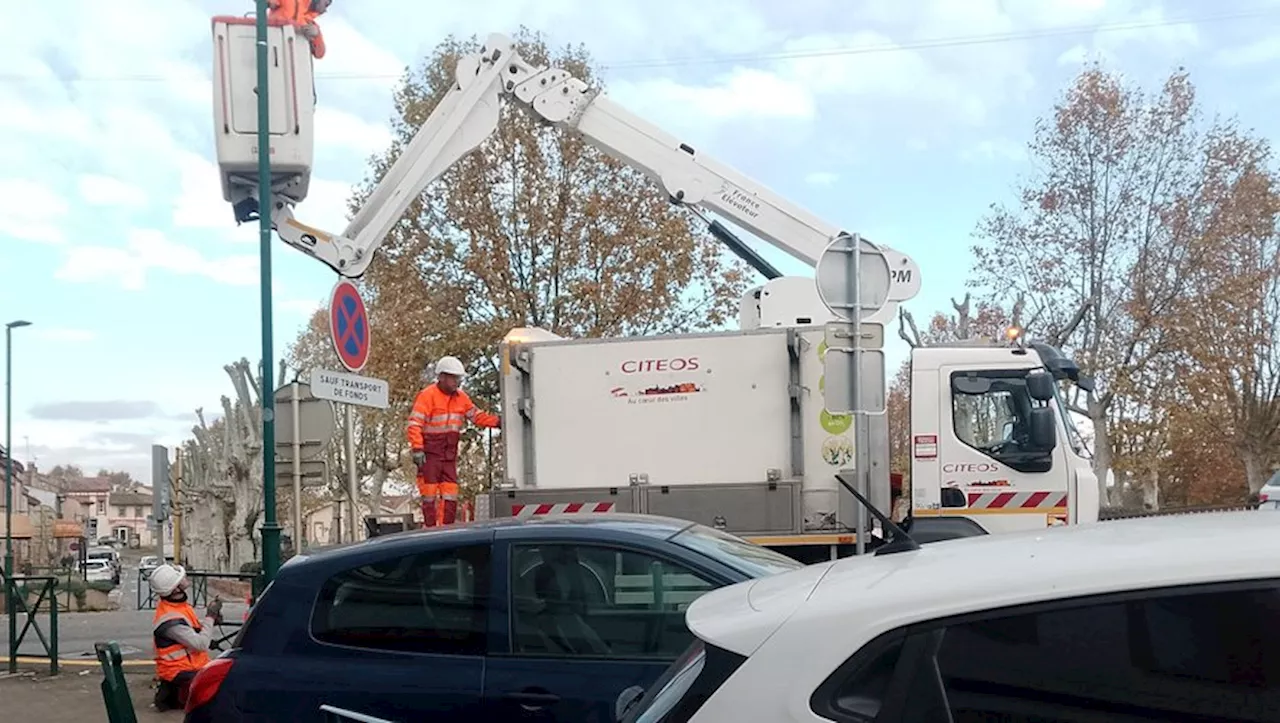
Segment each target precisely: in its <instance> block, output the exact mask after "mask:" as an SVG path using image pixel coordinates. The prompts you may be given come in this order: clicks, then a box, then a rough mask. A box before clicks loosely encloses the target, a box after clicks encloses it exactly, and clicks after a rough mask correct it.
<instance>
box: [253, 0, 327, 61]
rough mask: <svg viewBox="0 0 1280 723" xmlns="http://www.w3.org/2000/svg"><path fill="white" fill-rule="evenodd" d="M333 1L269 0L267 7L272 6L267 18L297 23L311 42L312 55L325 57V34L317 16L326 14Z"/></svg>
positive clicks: (299, 30)
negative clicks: (321, 30)
mask: <svg viewBox="0 0 1280 723" xmlns="http://www.w3.org/2000/svg"><path fill="white" fill-rule="evenodd" d="M331 2H332V0H267V7H269V8H270V11H269V12H268V13H267V19H268V20H279V21H283V22H286V23H291V24H293V25H296V26H297V27H298V32H300V33H302V35H303V37H305V38H306V39H307V40H308V41H310V42H311V55H312V56H314V57H315V58H317V59H319V58H323V57H324V35H322V34H321V33H320V26H319V25H317V24H316V18H318V17H320V16H321V15H324V13H325V11H326V10H328V9H329V5H330V3H331Z"/></svg>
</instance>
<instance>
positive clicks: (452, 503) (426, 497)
mask: <svg viewBox="0 0 1280 723" xmlns="http://www.w3.org/2000/svg"><path fill="white" fill-rule="evenodd" d="M417 481H418V495H419V500H420V502H421V504H422V526H423V527H437V526H439V525H450V524H453V523H454V522H455V521H456V520H457V518H458V460H457V456H456V453H455V454H451V455H448V458H446V456H445V455H442V454H432V450H430V449H428V450H427V461H426V462H424V463H423V464H422V466H421V467H419V468H418V480H417Z"/></svg>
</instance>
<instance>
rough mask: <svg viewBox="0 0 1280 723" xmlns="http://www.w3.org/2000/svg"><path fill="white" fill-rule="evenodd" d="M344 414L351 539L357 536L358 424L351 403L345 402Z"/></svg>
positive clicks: (348, 515) (348, 514)
mask: <svg viewBox="0 0 1280 723" xmlns="http://www.w3.org/2000/svg"><path fill="white" fill-rule="evenodd" d="M342 406H343V414H344V415H345V416H346V432H347V440H346V441H347V518H348V519H350V520H351V521H350V523H349V524H350V526H351V541H352V542H355V541H356V540H357V539H358V538H357V537H356V529H357V528H356V425H355V414H354V413H353V412H352V406H353V405H351V404H344V405H342Z"/></svg>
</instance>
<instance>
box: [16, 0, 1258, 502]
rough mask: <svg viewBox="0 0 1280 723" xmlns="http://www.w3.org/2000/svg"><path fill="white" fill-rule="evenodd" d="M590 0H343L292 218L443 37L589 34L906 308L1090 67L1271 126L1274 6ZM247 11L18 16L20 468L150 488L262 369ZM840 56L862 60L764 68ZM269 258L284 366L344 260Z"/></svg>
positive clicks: (323, 217)
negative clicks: (245, 369)
mask: <svg viewBox="0 0 1280 723" xmlns="http://www.w3.org/2000/svg"><path fill="white" fill-rule="evenodd" d="M68 3H69V4H68ZM46 5H47V7H46ZM599 6H600V4H599V1H598V0H595V1H594V2H587V1H586V0H530V1H528V2H521V1H517V0H479V1H478V2H472V3H432V4H431V11H430V12H424V11H425V10H426V6H425V5H424V4H423V3H422V2H421V0H416V1H411V0H360V1H359V2H356V1H355V0H337V2H335V3H334V7H333V9H332V10H331V11H330V13H329V14H328V15H326V16H325V17H324V18H322V22H321V25H322V27H323V29H324V33H325V37H326V40H327V44H328V49H329V50H328V56H327V57H326V58H324V59H323V60H321V61H319V62H318V63H317V74H318V76H319V79H318V81H317V83H318V94H319V103H320V105H319V109H318V111H317V119H316V125H317V131H316V134H317V138H316V163H315V170H314V174H313V182H312V190H311V195H310V197H309V198H308V200H307V201H306V202H305V203H304V204H303V205H302V206H301V207H300V208H299V209H298V215H299V217H300V218H301V219H303V220H305V221H307V222H310V223H312V224H314V225H319V226H321V227H324V228H328V229H330V230H333V231H340V230H341V229H342V228H343V227H344V225H345V222H344V218H343V216H342V211H341V209H342V202H343V200H344V199H345V197H346V195H347V193H348V190H349V189H350V187H351V185H352V184H353V183H356V182H358V181H359V180H360V179H361V178H362V177H363V175H364V169H365V159H366V158H367V156H368V154H369V153H372V152H375V151H378V150H380V149H381V148H383V147H385V145H386V143H387V142H388V140H389V135H388V130H387V125H386V121H387V118H388V116H389V114H390V112H391V103H392V95H391V94H392V90H393V88H394V86H395V84H396V81H397V78H398V76H399V73H400V71H401V68H402V67H403V66H404V65H405V64H406V63H415V62H417V60H418V59H419V58H420V57H422V56H423V55H424V54H425V53H426V52H427V51H429V50H430V49H431V48H432V47H433V46H434V45H435V44H436V43H437V42H438V41H439V40H441V39H442V38H443V37H444V36H445V35H446V34H447V33H450V32H452V33H458V34H463V35H470V34H473V33H474V34H478V35H480V36H484V35H486V34H487V33H489V32H511V31H513V30H515V29H516V28H517V27H518V26H519V25H521V24H524V25H528V26H529V27H532V28H535V29H541V30H544V31H546V32H548V33H550V36H551V38H552V40H553V41H555V42H557V43H560V42H575V43H576V42H583V43H585V44H587V46H588V47H589V48H590V49H591V50H592V51H593V53H594V54H595V56H596V59H597V60H598V61H600V62H601V63H603V64H605V65H606V66H610V65H611V66H614V67H612V68H610V69H607V70H606V72H605V80H606V82H607V83H608V91H609V94H610V95H611V96H612V97H613V98H614V99H615V100H618V101H619V102H621V103H622V104H623V105H625V106H627V107H628V108H630V109H631V110H633V111H635V112H637V113H639V114H641V115H642V116H644V117H646V118H647V119H649V120H651V121H653V122H655V123H657V124H659V125H660V126H662V127H664V128H666V129H667V130H668V131H671V132H673V133H675V134H677V135H679V136H681V137H683V138H684V139H686V140H687V142H689V143H690V144H692V145H694V146H695V147H697V148H699V150H700V151H701V152H703V153H711V154H713V155H714V156H715V157H717V158H718V159H719V160H721V161H723V162H725V163H728V164H729V165H731V166H734V167H736V168H738V169H739V170H741V171H743V172H745V173H746V174H748V175H749V176H751V177H753V178H755V179H757V180H759V181H761V182H762V183H763V184H765V185H766V186H768V187H770V188H772V189H773V190H775V191H777V192H779V193H781V194H783V195H784V196H786V197H788V198H790V199H792V200H794V201H796V202H798V203H800V204H801V205H804V206H806V207H808V208H809V209H810V210H812V211H814V212H815V213H817V214H818V215H819V216H822V217H824V218H827V219H829V220H831V221H832V222H833V223H836V224H839V225H841V226H843V227H844V228H846V229H848V230H851V231H858V232H861V233H862V234H863V235H865V236H867V237H869V238H871V239H873V240H875V241H877V242H880V243H884V244H888V245H890V246H892V247H894V248H897V249H898V250H900V251H903V252H906V253H908V254H910V255H912V256H913V257H914V258H915V259H916V261H917V262H918V263H919V265H920V267H921V271H922V276H923V279H924V288H923V291H922V292H921V294H920V295H919V296H918V297H917V298H916V299H915V300H914V301H912V302H911V303H909V304H908V308H910V309H912V310H913V311H914V312H915V313H916V315H917V316H918V317H924V316H927V315H928V314H930V313H932V311H933V310H935V309H938V308H945V307H947V306H948V303H947V299H948V297H950V296H953V295H959V294H962V293H963V282H964V278H965V275H966V272H967V270H968V267H969V252H968V249H969V246H970V243H971V232H972V230H973V228H974V225H975V223H976V221H977V220H978V219H979V217H980V216H981V215H982V214H983V212H984V211H985V209H986V208H987V206H988V205H989V204H990V203H992V202H994V201H1001V200H1007V199H1008V198H1009V197H1010V193H1011V191H1012V189H1013V187H1014V184H1015V183H1016V182H1017V180H1018V178H1019V177H1020V176H1021V175H1024V174H1026V173H1027V172H1028V171H1029V170H1030V168H1029V166H1028V164H1027V162H1026V159H1025V157H1024V155H1023V152H1022V148H1023V146H1024V145H1025V143H1026V141H1027V139H1028V138H1029V136H1030V133H1031V129H1032V123H1033V121H1034V119H1035V117H1036V116H1038V115H1040V114H1042V113H1044V112H1045V111H1047V110H1048V109H1049V107H1050V105H1051V103H1052V102H1053V99H1054V97H1055V95H1056V94H1057V93H1058V92H1059V91H1060V90H1061V88H1062V87H1063V86H1064V85H1065V84H1066V83H1067V82H1068V81H1069V80H1070V78H1071V77H1072V75H1073V74H1074V73H1075V72H1076V71H1077V70H1078V68H1079V63H1080V62H1081V61H1082V60H1083V59H1086V58H1092V57H1103V58H1104V59H1106V60H1107V61H1108V62H1109V63H1110V65H1111V67H1113V68H1116V69H1119V70H1122V71H1124V72H1125V73H1127V74H1129V75H1131V76H1132V77H1133V78H1134V79H1135V80H1138V81H1140V82H1143V83H1145V84H1148V85H1153V84H1155V83H1158V82H1159V81H1160V80H1162V79H1163V78H1164V77H1165V76H1166V75H1167V73H1168V72H1169V71H1170V70H1171V69H1172V68H1173V67H1175V66H1176V65H1179V64H1184V65H1186V66H1187V67H1189V68H1190V69H1191V71H1192V73H1193V78H1194V80H1195V81H1196V82H1197V84H1198V86H1199V88H1200V90H1201V97H1202V99H1203V101H1204V103H1205V104H1206V107H1208V108H1210V109H1214V110H1219V111H1223V112H1227V113H1238V114H1239V115H1240V116H1241V117H1242V119H1243V120H1244V121H1245V122H1246V124H1249V125H1254V126H1255V127H1257V128H1258V129H1259V130H1260V131H1261V132H1262V133H1264V134H1266V135H1269V136H1272V137H1274V136H1275V134H1276V132H1277V130H1278V129H1277V125H1276V121H1275V120H1273V119H1274V118H1275V112H1274V109H1275V107H1276V101H1277V98H1276V94H1277V91H1278V90H1280V86H1277V81H1276V80H1275V77H1276V72H1275V71H1276V66H1277V62H1278V61H1280V34H1277V33H1276V32H1275V30H1276V21H1277V20H1278V19H1280V3H1278V2H1275V0H1219V1H1218V2H1215V3H1205V2H1194V1H1191V0H1182V1H1180V2H1173V1H1169V2H1150V1H1146V0H1125V1H1118V0H914V1H913V2H902V1H901V0H789V1H788V2H785V3H780V2H773V1H770V0H740V1H738V2H732V1H729V0H726V1H725V2H720V3H690V2H687V0H685V1H682V2H677V1H676V0H643V1H640V0H611V2H610V3H609V7H610V10H609V12H607V13H602V12H599V10H598V8H599ZM593 8H594V9H593ZM250 9H251V3H249V2H231V1H224V2H214V1H213V0H199V1H189V0H111V2H91V1H90V0H68V2H65V3H62V4H56V5H54V4H45V3H28V4H27V5H26V6H25V7H24V13H25V15H24V18H26V19H24V20H23V21H22V22H21V23H8V24H7V26H6V27H5V28H4V29H2V30H0V69H2V70H0V109H2V110H0V272H3V283H0V317H3V320H5V321H8V320H12V319H18V318H21V319H29V320H31V321H33V322H35V325H34V326H32V327H30V328H25V329H19V330H17V331H16V332H15V349H16V353H15V358H14V378H15V386H14V429H13V445H14V450H15V452H16V454H17V456H18V457H19V459H24V458H30V457H34V458H36V459H37V460H38V462H39V464H40V466H41V467H43V468H47V467H49V466H52V465H53V464H57V463H67V462H71V463H77V464H80V465H82V466H84V467H85V468H86V469H89V470H95V469H97V468H98V467H100V466H107V467H112V468H119V469H125V470H127V471H130V472H131V473H133V474H134V475H135V476H136V477H138V478H139V479H142V480H144V481H145V480H147V479H148V478H149V476H150V475H149V472H148V462H147V459H148V457H147V455H148V447H149V445H150V444H151V443H153V442H156V443H161V444H173V443H174V442H176V441H178V440H179V439H181V438H182V437H184V436H186V432H187V430H188V429H189V428H190V426H191V424H192V423H193V422H194V415H193V413H192V410H193V409H194V408H196V407H200V406H203V407H204V408H205V409H206V410H209V411H212V410H216V409H218V408H219V397H220V396H221V395H223V394H229V393H231V387H230V385H229V383H228V381H227V378H226V376H225V374H224V373H223V371H222V365H223V364H225V363H227V362H230V361H232V360H235V359H238V358H240V357H241V356H248V357H249V358H251V359H257V358H258V356H259V353H260V351H259V350H260V347H259V335H260V328H259V316H258V287H257V282H258V261H257V247H256V241H257V229H256V226H245V227H240V228H237V227H236V226H235V224H234V221H233V220H232V217H231V211H230V209H229V207H228V206H227V205H226V204H225V203H224V202H223V201H222V199H221V193H220V191H219V189H218V176H217V171H216V167H215V165H214V163H213V144H212V121H211V111H210V99H211V96H212V92H211V86H210V80H209V78H210V50H209V45H210V43H209V20H208V19H209V17H210V16H211V15H213V14H218V13H223V14H242V13H245V12H247V11H249V10H250ZM1241 13H1253V14H1251V15H1243V16H1242V15H1240V14H1241ZM1259 13H1261V14H1259ZM1188 19H1190V20H1193V21H1194V22H1171V21H1185V20H1188ZM1118 24H1119V25H1118ZM1064 29H1076V30H1077V31H1076V32H1071V33H1068V32H1064ZM829 48H861V49H862V50H860V51H859V52H853V53H845V54H840V55H826V56H818V57H813V56H810V57H790V58H779V57H778V56H779V55H780V54H784V55H785V54H788V53H791V54H792V55H793V56H794V54H795V52H796V51H808V50H820V49H829ZM650 61H653V62H650ZM707 61H715V62H707ZM765 253H766V255H767V256H770V257H771V258H773V259H774V260H775V261H783V268H784V270H786V271H788V272H791V273H806V269H804V268H803V267H801V266H799V265H798V264H795V263H788V262H786V261H785V260H784V257H781V256H779V255H778V254H776V253H772V252H770V251H768V250H766V251H765ZM273 258H274V270H275V285H274V286H275V322H276V334H275V336H276V353H277V355H279V354H283V353H284V350H285V346H286V344H287V343H288V342H289V341H291V340H292V339H293V337H294V336H295V334H296V332H297V330H298V328H299V326H300V325H301V324H302V323H303V322H304V321H305V319H306V317H307V315H308V313H309V312H310V311H311V310H312V309H314V308H316V307H317V306H318V305H319V304H320V303H322V301H323V299H324V298H325V296H326V294H327V292H328V291H329V289H330V288H331V286H332V284H333V281H334V276H333V274H332V273H331V272H329V271H328V270H327V268H325V267H323V266H322V265H320V264H319V263H318V262H315V261H312V260H310V259H308V258H306V257H304V256H302V255H301V254H299V253H297V252H294V251H293V250H291V249H289V248H288V247H286V246H284V245H282V244H279V243H277V244H276V245H275V248H274V250H273ZM889 336H892V334H890V335H889ZM904 353H905V350H904V349H902V348H901V347H900V346H897V347H895V349H894V355H895V356H897V357H898V358H901V356H902V354H904ZM28 449H29V450H30V454H28Z"/></svg>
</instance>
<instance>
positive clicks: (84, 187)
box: [76, 173, 147, 207]
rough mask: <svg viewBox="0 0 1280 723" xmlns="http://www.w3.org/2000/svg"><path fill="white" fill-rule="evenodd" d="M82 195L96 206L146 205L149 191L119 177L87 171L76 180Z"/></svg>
mask: <svg viewBox="0 0 1280 723" xmlns="http://www.w3.org/2000/svg"><path fill="white" fill-rule="evenodd" d="M76 183H77V185H78V186H79V188H80V197H81V198H83V199H84V200H85V201H86V202H88V203H91V204H93V205H95V206H129V207H137V206H145V205H146V203H147V192H146V191H144V190H143V189H141V188H139V187H138V186H135V185H133V184H132V183H125V182H124V181H121V180H120V179H118V178H112V177H111V176H103V175H99V174H96V173H86V174H83V175H81V176H80V178H79V179H77V181H76Z"/></svg>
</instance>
